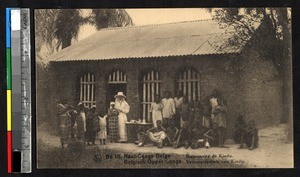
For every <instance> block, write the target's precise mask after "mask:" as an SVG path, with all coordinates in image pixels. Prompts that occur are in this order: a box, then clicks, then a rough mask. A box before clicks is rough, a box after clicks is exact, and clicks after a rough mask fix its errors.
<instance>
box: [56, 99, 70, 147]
mask: <svg viewBox="0 0 300 177" xmlns="http://www.w3.org/2000/svg"><path fill="white" fill-rule="evenodd" d="M57 115H58V119H59V130H60V142H61V147H62V148H64V147H65V146H66V144H67V142H68V140H69V133H70V132H69V127H70V115H69V113H68V105H67V104H66V101H62V102H61V103H59V104H58V105H57Z"/></svg>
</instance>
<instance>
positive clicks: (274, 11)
mask: <svg viewBox="0 0 300 177" xmlns="http://www.w3.org/2000/svg"><path fill="white" fill-rule="evenodd" d="M209 11H210V12H211V13H212V16H213V19H214V20H216V21H218V23H219V24H220V26H221V27H223V28H225V29H228V30H231V29H234V31H235V33H234V35H233V36H232V37H230V38H229V39H228V40H227V41H225V43H223V44H222V46H221V47H229V46H234V45H242V44H243V43H245V42H246V41H248V40H249V39H250V38H251V36H252V35H253V34H254V33H255V31H256V29H257V27H258V26H259V24H260V27H261V29H263V34H262V35H261V36H260V37H261V38H262V39H264V40H265V41H268V44H267V45H266V44H265V43H255V44H251V43H250V44H249V46H250V47H252V48H253V49H254V50H256V51H257V52H259V53H260V55H262V56H263V57H265V58H267V59H270V60H271V61H272V63H273V64H274V67H275V68H276V70H277V72H278V76H279V78H280V80H281V91H282V106H283V115H282V117H281V122H288V123H289V126H288V131H287V139H288V141H292V139H293V117H292V59H291V56H292V54H291V53H292V52H291V51H292V50H291V47H292V46H291V19H290V13H291V10H290V9H289V8H222V9H210V10H209Z"/></svg>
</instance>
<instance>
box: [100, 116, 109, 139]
mask: <svg viewBox="0 0 300 177" xmlns="http://www.w3.org/2000/svg"><path fill="white" fill-rule="evenodd" d="M98 117H99V124H100V132H99V139H100V144H105V140H106V138H107V131H106V125H107V122H106V119H107V114H102V115H101V116H98Z"/></svg>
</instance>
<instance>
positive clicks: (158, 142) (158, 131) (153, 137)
mask: <svg viewBox="0 0 300 177" xmlns="http://www.w3.org/2000/svg"><path fill="white" fill-rule="evenodd" d="M156 124H157V127H153V128H151V129H149V130H147V136H145V138H144V140H143V142H141V143H139V147H142V146H144V145H145V143H146V142H147V140H148V139H150V141H151V142H152V143H153V145H155V146H157V147H158V148H162V147H163V141H164V140H165V138H166V137H167V134H166V129H165V128H164V127H163V126H162V121H161V120H157V121H156Z"/></svg>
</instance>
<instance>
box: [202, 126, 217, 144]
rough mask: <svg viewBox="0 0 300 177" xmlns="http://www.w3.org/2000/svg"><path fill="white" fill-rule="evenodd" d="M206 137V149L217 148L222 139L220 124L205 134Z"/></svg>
mask: <svg viewBox="0 0 300 177" xmlns="http://www.w3.org/2000/svg"><path fill="white" fill-rule="evenodd" d="M204 137H205V138H206V140H205V147H206V148H209V147H217V146H219V144H220V142H219V141H220V138H219V131H218V124H216V123H214V124H213V126H212V128H211V129H209V130H208V131H207V132H206V133H205V134H204Z"/></svg>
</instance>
